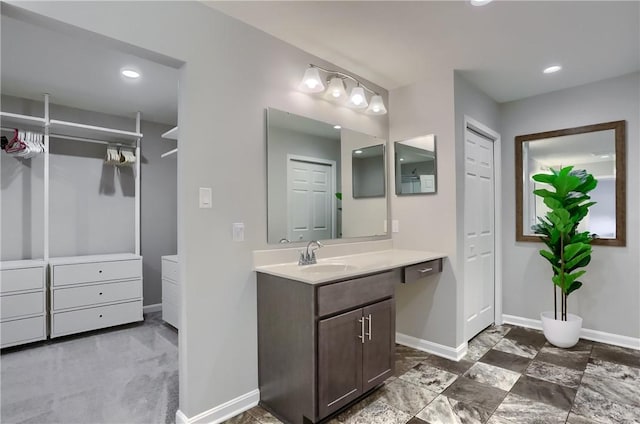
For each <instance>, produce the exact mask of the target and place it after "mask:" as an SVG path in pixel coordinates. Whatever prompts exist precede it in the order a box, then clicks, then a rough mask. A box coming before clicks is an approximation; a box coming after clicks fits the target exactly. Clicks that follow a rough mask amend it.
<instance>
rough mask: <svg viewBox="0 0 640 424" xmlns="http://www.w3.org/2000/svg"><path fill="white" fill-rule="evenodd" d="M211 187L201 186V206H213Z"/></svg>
mask: <svg viewBox="0 0 640 424" xmlns="http://www.w3.org/2000/svg"><path fill="white" fill-rule="evenodd" d="M211 198H212V195H211V187H200V196H199V205H200V208H211V207H212V199H211Z"/></svg>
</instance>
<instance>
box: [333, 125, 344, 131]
mask: <svg viewBox="0 0 640 424" xmlns="http://www.w3.org/2000/svg"><path fill="white" fill-rule="evenodd" d="M333 128H334V129H336V130H339V129H340V128H342V127H341V126H340V125H334V126H333Z"/></svg>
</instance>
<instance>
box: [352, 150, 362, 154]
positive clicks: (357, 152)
mask: <svg viewBox="0 0 640 424" xmlns="http://www.w3.org/2000/svg"><path fill="white" fill-rule="evenodd" d="M353 153H355V154H356V155H361V154H362V150H356V151H355V152H353Z"/></svg>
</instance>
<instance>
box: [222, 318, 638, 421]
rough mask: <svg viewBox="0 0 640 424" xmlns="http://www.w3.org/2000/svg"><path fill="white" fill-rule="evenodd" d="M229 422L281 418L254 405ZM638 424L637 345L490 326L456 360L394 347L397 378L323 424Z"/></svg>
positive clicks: (398, 346) (505, 326)
mask: <svg viewBox="0 0 640 424" xmlns="http://www.w3.org/2000/svg"><path fill="white" fill-rule="evenodd" d="M226 423H228V424H276V423H280V421H279V420H278V419H276V418H275V417H274V416H273V415H271V414H270V413H269V412H267V411H266V410H264V409H263V408H261V407H259V406H256V407H254V408H252V409H250V410H249V411H247V412H245V413H243V414H241V415H238V416H236V417H234V418H232V419H230V420H228V421H226ZM387 423H388V424H406V423H408V424H425V423H429V424H484V423H487V424H553V423H563V424H564V423H566V424H597V423H602V424H604V423H615V424H618V423H628V424H631V423H638V424H640V351H637V350H632V349H625V348H621V347H616V346H610V345H605V344H601V343H596V342H590V341H586V340H580V342H579V343H578V344H577V345H576V346H575V347H573V348H571V349H559V348H556V347H553V346H551V345H550V344H548V343H547V342H546V340H545V338H544V335H543V334H542V332H540V331H536V330H530V329H526V328H521V327H514V326H508V325H504V326H492V327H489V328H487V329H486V330H485V331H483V332H482V333H480V334H479V335H478V336H476V337H475V338H474V339H473V340H471V341H470V342H469V351H468V354H467V356H466V357H465V358H463V359H462V360H461V361H459V362H454V361H450V360H447V359H443V358H440V357H438V356H435V355H430V354H428V353H425V352H420V351H417V350H414V349H411V348H408V347H405V346H401V345H397V346H396V376H395V377H392V378H390V379H389V380H387V382H386V383H385V384H384V385H383V386H382V387H381V388H379V389H378V390H377V391H375V392H374V393H372V394H371V395H370V396H369V397H367V398H366V399H364V400H362V401H360V402H359V403H356V404H355V405H351V406H350V407H349V408H348V409H347V410H345V411H342V412H341V413H339V414H338V415H337V416H335V417H332V418H331V419H330V421H329V423H328V424H387Z"/></svg>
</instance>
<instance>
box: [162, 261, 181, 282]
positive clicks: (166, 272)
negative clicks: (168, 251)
mask: <svg viewBox="0 0 640 424" xmlns="http://www.w3.org/2000/svg"><path fill="white" fill-rule="evenodd" d="M162 278H168V279H169V280H172V281H175V282H178V278H179V273H178V264H177V263H176V262H173V261H170V260H168V259H163V260H162Z"/></svg>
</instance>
